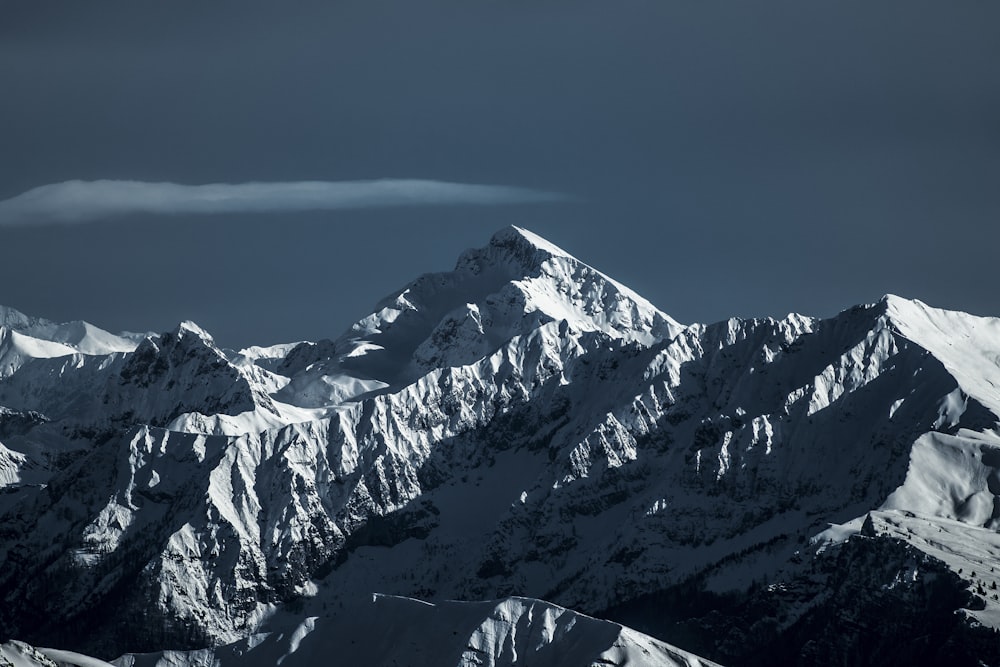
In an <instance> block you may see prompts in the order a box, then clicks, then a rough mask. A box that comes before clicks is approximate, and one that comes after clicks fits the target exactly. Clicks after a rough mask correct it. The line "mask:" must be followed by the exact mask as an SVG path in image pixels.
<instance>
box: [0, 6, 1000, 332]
mask: <svg viewBox="0 0 1000 667" xmlns="http://www.w3.org/2000/svg"><path fill="white" fill-rule="evenodd" d="M208 4H211V7H206V6H204V5H208ZM998 30H1000V4H998V3H996V2H991V1H987V0H982V1H962V0H960V1H958V2H922V1H907V2H881V1H877V0H876V1H874V2H873V1H871V0H866V1H864V2H861V1H837V2H803V1H802V0H795V1H791V0H790V1H787V2H777V1H774V0H762V1H759V2H754V3H743V2H714V1H707V2H702V1H698V2H694V1H692V0H683V1H681V0H641V1H639V0H622V1H618V0H616V1H611V0H604V1H602V2H591V1H590V0H572V1H569V0H566V1H562V0H530V1H529V0H502V1H493V0H474V1H470V0H462V1H458V0H454V1H438V0H426V1H425V0H358V1H357V2H354V1H345V2H340V1H336V0H334V1H329V2H323V3H317V2H305V1H297V2H288V3H278V2H270V3H255V2H228V3H227V2H219V3H201V2H169V3H167V2H152V1H148V2H137V1H131V2H127V3H111V2H93V3H82V2H78V1H77V0H74V1H72V2H62V3H60V2H45V3H39V2H36V1H33V0H32V1H26V2H11V1H5V0H0V199H7V198H9V197H13V196H15V195H18V194H19V193H21V192H24V191H26V190H29V189H31V188H34V187H36V186H41V185H45V184H49V183H57V182H61V181H65V180H70V179H83V180H96V179H125V180H139V181H168V182H175V183H184V184H204V183H241V182H247V181H265V182H267V181H276V182H277V181H302V180H326V181H339V180H355V179H374V178H418V179H434V180H442V181H455V182H467V183H482V184H493V185H506V186H520V187H525V188H533V189H538V190H544V191H553V192H560V193H565V194H568V195H571V196H573V197H576V198H578V200H579V201H575V202H572V203H545V204H523V205H508V206H419V207H409V208H391V209H378V210H365V211H326V212H310V213H294V212H286V213H280V214H278V213H267V214H264V213H260V214H246V213H243V214H226V215H221V214H216V215H188V216H180V215H175V216H151V215H147V216H139V215H134V216H126V217H119V218H112V219H108V220H105V221H97V222H92V223H90V224H86V225H78V226H57V225H46V224H38V225H28V226H21V227H0V303H2V304H5V305H10V306H14V307H16V308H19V309H21V310H23V311H25V312H28V313H30V314H34V315H40V316H44V317H49V318H52V319H57V320H66V319H77V318H83V319H87V320H89V321H92V322H94V323H95V324H98V325H100V326H103V327H105V328H110V329H115V330H117V329H132V330H147V329H149V330H164V329H167V328H170V327H172V326H173V325H174V324H176V322H177V321H179V320H181V319H194V320H195V321H197V322H199V323H200V324H202V325H203V326H205V327H206V328H207V329H209V331H211V332H213V333H214V334H215V336H216V338H217V339H218V340H219V342H220V343H221V344H223V345H227V346H234V347H236V346H242V345H247V344H254V343H258V344H267V343H274V342H280V341H288V340H299V339H304V338H309V339H315V338H320V337H324V336H328V337H333V336H336V335H338V334H339V333H340V332H341V331H342V330H343V329H344V328H345V327H346V326H348V325H349V324H350V322H352V321H354V320H356V319H358V318H360V317H361V316H363V315H365V314H367V312H369V310H370V307H371V306H372V305H373V304H374V302H375V301H376V300H378V299H379V298H381V297H382V296H384V295H385V294H386V293H388V292H389V291H391V290H392V289H394V288H396V287H399V286H401V285H403V284H404V283H406V282H408V281H409V280H410V279H412V278H414V277H416V275H418V274H419V273H422V272H426V271H432V270H445V269H449V268H451V266H452V265H453V263H454V260H455V258H456V256H457V255H458V254H459V253H460V252H461V251H462V250H463V249H465V248H467V247H471V246H480V245H483V244H485V243H486V241H487V240H488V238H489V237H490V235H491V234H492V233H493V232H494V231H495V230H496V229H498V228H500V227H502V226H504V225H507V224H518V225H521V226H525V227H527V228H529V229H531V230H533V231H535V232H537V233H539V234H541V235H543V236H545V237H547V238H548V239H550V240H551V241H553V242H554V243H556V244H558V245H561V246H563V247H564V248H566V249H567V250H569V251H570V252H572V253H574V254H575V255H576V256H577V257H579V258H581V259H583V260H584V261H586V262H588V263H590V264H592V265H594V266H596V267H597V268H599V269H601V270H603V271H605V272H606V273H608V274H610V275H612V276H613V277H615V278H617V279H618V280H620V281H622V282H624V283H626V284H628V285H630V286H632V287H633V288H634V289H636V290H637V291H639V292H640V293H641V294H643V295H645V296H646V297H648V298H649V299H650V300H651V301H653V302H654V303H655V304H657V305H658V306H660V307H661V308H662V309H663V310H665V311H666V312H668V313H670V314H671V315H672V316H674V317H675V318H676V319H678V320H680V321H682V322H692V321H715V320H719V319H723V318H725V317H727V316H729V315H741V316H762V315H775V316H781V315H784V314H785V313H787V312H789V311H799V312H804V313H807V314H815V315H830V314H833V313H835V312H837V311H838V310H840V309H842V308H845V307H847V306H849V305H852V304H854V303H858V302H868V301H874V300H876V299H877V298H878V297H879V296H881V295H882V294H883V293H885V292H894V293H898V294H902V295H904V296H909V297H915V298H920V299H922V300H924V301H927V302H929V303H931V304H932V305H937V306H941V307H948V308H957V309H963V310H969V311H971V312H975V313H979V314H991V315H1000V290H998V289H997V287H998V285H1000V280H998V276H1000V262H998V261H997V259H996V258H997V257H998V256H1000V255H998V253H1000V38H998V37H997V35H998Z"/></svg>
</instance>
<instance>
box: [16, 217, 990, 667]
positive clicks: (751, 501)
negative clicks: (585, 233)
mask: <svg viewBox="0 0 1000 667" xmlns="http://www.w3.org/2000/svg"><path fill="white" fill-rule="evenodd" d="M998 421H1000V320H998V319H993V318H983V317H976V316H972V315H968V314H965V313H960V312H954V311H947V310H940V309H936V308H932V307H930V306H927V305H925V304H923V303H921V302H920V301H916V300H908V299H903V298H900V297H896V296H891V295H889V296H886V297H884V298H882V299H880V300H879V301H877V302H875V303H871V304H867V305H860V306H856V307H854V308H850V309H848V310H845V311H844V312H842V313H840V314H838V315H836V316H834V317H832V318H828V319H817V318H812V317H806V316H802V315H797V314H791V315H788V316H787V317H784V318H782V319H770V318H765V319H740V318H732V319H729V320H726V321H723V322H718V323H714V324H707V325H706V324H690V325H685V324H681V323H679V322H677V321H675V320H674V319H672V318H671V317H670V316H668V315H667V314H665V313H663V312H661V311H660V310H659V309H658V308H656V307H655V306H653V305H652V304H650V303H649V302H648V301H646V300H645V299H643V298H642V297H641V296H639V295H638V294H636V293H635V292H633V291H632V290H630V289H628V288H627V287H625V286H624V285H621V284H620V283H618V282H616V281H615V280H613V279H612V278H610V277H608V276H605V275H604V274H602V273H601V272H599V271H597V270H596V269H594V268H592V267H590V266H588V265H587V264H585V263H583V262H582V261H580V260H578V259H576V258H574V257H572V256H570V255H569V254H568V253H566V252H564V251H563V250H561V249H559V248H558V247H556V246H554V245H552V244H551V243H549V242H547V241H545V240H544V239H542V238H540V237H538V236H536V235H534V234H532V233H531V232H528V231H526V230H523V229H519V228H516V227H511V228H507V229H504V230H501V231H499V232H498V233H497V234H496V235H494V236H493V238H492V239H490V241H489V243H488V245H486V246H485V247H483V248H479V249H473V250H469V251H466V252H465V253H464V254H462V256H461V257H460V258H459V259H458V262H457V264H456V266H455V269H454V270H453V271H450V272H445V273H435V274H427V275H424V276H421V277H419V278H417V279H416V280H415V281H413V282H412V283H410V284H408V285H406V286H404V287H403V288H401V289H400V290H398V291H396V292H394V293H393V294H391V295H389V296H388V297H387V298H386V299H384V300H383V301H381V302H380V303H378V304H376V305H375V307H374V308H373V310H372V312H371V313H370V314H369V315H367V316H365V317H364V318H362V319H360V320H358V322H357V323H356V324H354V325H353V326H352V327H351V328H350V329H349V330H348V331H347V332H345V333H343V334H342V335H340V336H339V337H337V338H332V339H328V340H320V341H315V342H299V343H293V344H283V345H275V346H270V347H251V348H247V349H243V350H239V351H236V350H229V349H225V348H222V347H220V346H219V345H218V344H217V343H216V342H215V341H214V339H213V338H212V336H211V335H210V334H209V333H207V332H206V331H204V330H203V329H201V328H200V327H198V326H197V325H196V324H194V323H191V322H184V323H182V324H180V325H179V326H178V327H177V328H176V329H174V330H173V331H169V332H165V333H161V334H134V333H123V334H112V333H109V332H106V331H103V330H101V329H99V328H97V327H94V326H93V325H90V324H87V323H83V322H74V323H68V324H55V323H51V322H47V321H45V320H41V319H38V318H32V317H28V316H25V315H23V314H21V313H19V312H17V311H15V310H13V309H10V308H0V601H2V602H0V640H8V642H7V643H6V644H3V645H2V646H0V658H2V660H6V661H7V662H8V663H11V664H14V665H18V666H20V665H21V664H25V665H27V664H47V663H45V662H44V661H45V660H50V661H55V662H60V661H62V662H65V663H66V664H79V665H83V666H84V667H89V664H88V661H94V660H96V658H87V657H86V656H87V655H90V656H99V657H100V658H101V659H103V660H112V659H113V660H115V663H116V664H117V665H119V666H121V667H128V666H131V665H136V666H142V667H146V666H147V665H148V666H150V667H152V666H154V665H155V666H157V667H159V666H166V665H214V664H220V665H227V664H236V663H239V664H250V665H256V664H261V665H264V664H284V661H286V660H287V661H288V664H289V665H292V664H314V663H315V662H316V661H317V660H318V658H317V656H331V655H333V656H339V657H340V659H341V660H342V661H344V664H373V665H376V664H411V665H437V664H448V665H452V664H455V665H472V664H490V665H531V664H545V665H557V664H560V665H561V664H565V665H575V664H580V665H590V664H625V663H626V662H628V664H648V665H672V664H691V665H694V664H707V663H708V660H713V661H717V662H719V663H721V664H729V665H758V664H760V665H763V664H800V665H848V664H851V665H860V664H879V665H891V664H908V665H912V664H940V663H941V662H948V663H949V664H957V665H960V664H970V665H978V664H1000V635H998V634H997V628H1000V598H998V594H997V582H998V580H1000V572H997V571H996V569H997V568H998V567H1000V560H998V554H1000V534H998V532H997V531H998V529H1000V424H998ZM457 600H464V601H466V602H456V601H457ZM484 600H486V601H489V602H481V601H484ZM317 629H320V630H322V631H321V632H316V631H315V630H317ZM25 642H27V643H25ZM33 645H34V646H53V647H58V650H53V649H35V648H32V646H33ZM676 646H679V647H682V648H675V647H676ZM699 656H704V657H699ZM2 660H0V664H4V663H3V662H2ZM560 660H562V662H560ZM18 661H21V662H18ZM32 661H34V662H32ZM74 661H75V662H74ZM393 661H396V662H393ZM93 664H98V663H97V662H94V663H93Z"/></svg>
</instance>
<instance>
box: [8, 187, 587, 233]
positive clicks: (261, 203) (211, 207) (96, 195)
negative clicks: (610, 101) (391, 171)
mask: <svg viewBox="0 0 1000 667" xmlns="http://www.w3.org/2000/svg"><path fill="white" fill-rule="evenodd" d="M569 199H570V198H569V197H567V196H565V195H560V194H556V193H551V192H542V191H538V190H530V189H526V188H518V187H509V186H503V185H475V184H469V183H448V182H443V181H424V180H403V179H384V180H375V181H339V182H329V181H298V182H290V183H238V184H229V183H213V184H209V185H179V184H177V183H146V182H143V181H110V180H102V181H66V182H64V183H53V184H51V185H42V186H40V187H37V188H33V189H31V190H28V191H27V192H24V193H22V194H19V195H17V196H16V197H11V198H10V199H6V200H3V201H0V226H17V225H35V224H40V225H44V224H74V223H85V222H93V221H97V220H103V219H105V218H110V217H114V216H122V215H127V214H135V213H143V214H164V215H167V214H183V213H195V214H211V213H258V212H259V213H265V212H277V211H324V210H326V211H328V210H335V209H358V208H376V207H388V206H440V205H458V204H465V205H483V206H490V205H503V204H528V203H538V202H555V201H567V200H569Z"/></svg>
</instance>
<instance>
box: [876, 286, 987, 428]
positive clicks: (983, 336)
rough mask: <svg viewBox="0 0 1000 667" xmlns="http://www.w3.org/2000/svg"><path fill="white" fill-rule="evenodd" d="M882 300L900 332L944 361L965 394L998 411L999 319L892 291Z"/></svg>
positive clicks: (888, 315) (887, 314)
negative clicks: (944, 306)
mask: <svg viewBox="0 0 1000 667" xmlns="http://www.w3.org/2000/svg"><path fill="white" fill-rule="evenodd" d="M883 303H884V304H885V309H886V316H887V317H888V319H889V320H890V321H891V322H892V324H894V325H895V327H896V330H897V331H898V332H899V334H900V335H901V336H903V337H905V338H907V339H909V340H912V341H913V342H914V343H916V344H917V345H920V346H921V347H923V348H924V349H925V350H927V351H928V352H930V353H931V354H933V355H934V357H935V358H936V359H938V360H939V361H940V362H941V363H942V364H944V366H945V368H947V369H948V372H949V373H951V374H952V375H953V376H954V377H955V379H956V380H957V381H958V385H959V387H961V389H962V392H963V393H964V394H966V395H968V396H971V397H972V398H974V399H975V400H977V401H978V402H979V403H981V404H982V405H984V406H986V407H987V408H989V409H990V410H991V411H992V412H993V414H994V415H997V414H1000V319H997V318H994V317H976V316H974V315H968V314H966V313H959V312H955V311H949V310H941V309H938V308H931V307H930V306H928V305H927V304H925V303H922V302H920V301H916V300H912V301H911V300H907V299H902V298H900V297H897V296H893V295H889V296H887V297H886V298H885V299H884V300H883Z"/></svg>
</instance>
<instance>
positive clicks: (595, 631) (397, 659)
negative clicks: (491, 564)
mask: <svg viewBox="0 0 1000 667" xmlns="http://www.w3.org/2000/svg"><path fill="white" fill-rule="evenodd" d="M331 656H336V662H337V664H345V665H347V664H349V665H408V666H409V667H443V666H452V665H453V666H454V667H466V666H468V667H471V666H472V665H481V666H486V667H543V666H544V667H577V666H579V665H605V664H609V665H626V664H627V665H635V666H636V667H696V666H700V665H705V666H710V665H714V664H715V663H713V662H709V661H707V660H704V659H702V658H698V657H697V656H694V655H692V654H690V653H687V652H686V651H682V650H680V649H678V648H675V647H673V646H670V645H669V644H665V643H663V642H660V641H657V640H656V639H653V638H652V637H648V636H646V635H643V634H641V633H639V632H636V631H634V630H630V629H628V628H625V627H623V626H621V625H618V624H616V623H610V622H608V621H601V620H598V619H595V618H590V617H589V616H584V615H583V614H579V613H576V612H573V611H570V610H567V609H563V608H562V607H559V606H556V605H553V604H549V603H547V602H542V601H540V600H531V599H526V598H506V599H503V600H497V601H492V602H439V603H436V604H430V603H426V602H421V601H419V600H414V599H410V598H403V597H394V596H384V595H374V596H372V597H370V598H369V600H367V601H366V602H363V603H358V604H354V605H349V606H348V607H347V608H346V609H341V610H340V612H339V613H338V614H336V615H334V616H326V617H315V616H311V617H308V618H307V619H306V620H305V621H303V622H301V623H300V624H299V625H298V626H296V627H294V628H293V629H289V630H285V631H283V632H276V631H272V632H270V633H268V634H266V635H257V636H255V637H253V638H252V639H250V640H246V641H242V642H239V643H238V644H235V645H230V646H223V647H221V648H218V649H215V650H214V651H192V652H180V651H166V652H161V653H153V654H145V655H131V654H130V655H124V656H122V657H121V658H118V659H117V660H115V661H114V664H115V665H117V666H118V667H167V666H168V665H169V666H171V667H194V666H195V665H204V664H214V665H218V666H219V667H230V666H234V667H235V666H236V665H240V666H241V667H244V666H245V667H257V666H258V665H259V666H260V667H264V666H265V665H267V666H270V665H276V664H277V665H282V667H295V666H296V665H301V666H303V667H306V666H309V665H316V664H320V663H323V662H327V661H329V660H330V658H331Z"/></svg>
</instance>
